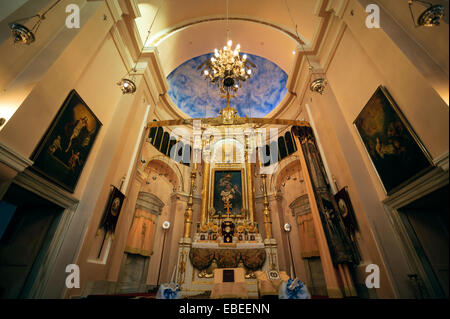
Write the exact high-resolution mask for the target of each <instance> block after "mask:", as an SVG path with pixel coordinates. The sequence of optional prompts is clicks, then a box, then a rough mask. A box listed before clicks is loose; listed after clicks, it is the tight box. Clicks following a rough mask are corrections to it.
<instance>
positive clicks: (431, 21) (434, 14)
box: [408, 0, 445, 27]
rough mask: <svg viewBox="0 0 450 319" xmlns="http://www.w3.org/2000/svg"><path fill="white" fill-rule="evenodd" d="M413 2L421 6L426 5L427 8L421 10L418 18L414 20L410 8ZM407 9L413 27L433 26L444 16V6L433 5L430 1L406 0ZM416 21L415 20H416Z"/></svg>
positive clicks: (437, 24) (438, 23)
mask: <svg viewBox="0 0 450 319" xmlns="http://www.w3.org/2000/svg"><path fill="white" fill-rule="evenodd" d="M414 3H419V4H421V5H422V6H426V7H427V9H425V11H423V12H422V13H421V14H420V16H419V18H418V19H417V20H416V18H415V17H414V13H413V10H412V6H413V4H414ZM408 4H409V11H410V12H411V17H412V19H413V22H414V26H415V27H434V26H439V25H440V20H441V19H442V17H443V16H444V9H445V8H444V6H442V5H440V4H438V5H433V4H432V3H430V2H426V1H421V0H408ZM416 21H417V22H416Z"/></svg>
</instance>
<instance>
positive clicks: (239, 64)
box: [197, 0, 256, 99]
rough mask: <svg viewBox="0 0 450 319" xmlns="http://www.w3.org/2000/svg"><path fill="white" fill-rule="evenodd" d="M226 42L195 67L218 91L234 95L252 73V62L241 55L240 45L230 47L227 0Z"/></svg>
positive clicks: (245, 55)
mask: <svg viewBox="0 0 450 319" xmlns="http://www.w3.org/2000/svg"><path fill="white" fill-rule="evenodd" d="M226 3H227V44H226V46H224V47H223V49H214V55H213V56H212V57H211V58H210V59H208V60H206V61H205V62H203V63H202V64H201V65H200V66H199V67H198V68H197V69H198V70H200V69H201V70H202V71H201V72H202V74H203V75H204V76H205V78H206V79H207V80H208V81H210V82H211V83H212V84H215V85H217V87H218V88H219V90H220V93H223V94H226V96H227V98H228V99H229V97H230V95H232V96H236V95H237V91H238V89H239V88H241V87H242V82H245V81H247V80H248V79H250V78H251V76H252V75H253V69H255V68H256V65H255V64H253V63H252V62H251V61H250V60H249V59H248V56H247V54H244V55H242V56H241V54H240V51H241V45H240V44H237V45H236V47H235V48H234V49H232V45H233V41H232V40H231V39H230V36H229V33H230V28H229V17H228V0H227V2H226Z"/></svg>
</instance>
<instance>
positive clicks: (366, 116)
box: [354, 86, 433, 195]
mask: <svg viewBox="0 0 450 319" xmlns="http://www.w3.org/2000/svg"><path fill="white" fill-rule="evenodd" d="M354 125H355V127H356V129H357V131H358V133H359V136H360V138H361V140H362V142H363V144H364V146H365V148H366V150H367V153H368V155H369V157H370V159H371V161H372V164H373V166H374V167H375V171H376V172H377V174H378V177H379V179H380V180H381V183H382V185H383V187H384V189H385V191H386V193H387V194H388V195H390V194H392V193H393V192H395V191H396V190H398V189H399V188H401V187H402V186H404V185H405V184H406V183H408V182H410V181H411V180H413V179H414V178H417V177H418V176H420V175H422V174H424V173H425V172H426V171H427V170H429V169H430V168H432V166H433V164H432V159H431V156H430V155H429V153H428V152H427V150H426V149H425V146H424V145H423V144H422V142H421V141H420V139H419V138H418V136H417V135H416V133H415V132H414V130H413V129H412V127H411V125H410V124H409V123H408V121H407V119H406V118H405V116H404V115H403V113H402V112H401V110H400V108H399V107H398V106H397V104H396V103H395V101H394V100H393V99H392V97H391V96H390V94H389V92H388V91H387V90H386V89H385V88H384V87H382V86H380V87H378V89H377V90H376V92H375V94H374V95H373V96H372V97H371V98H370V100H369V102H368V103H367V104H366V106H365V107H364V108H363V110H362V111H361V113H360V114H359V115H358V117H357V118H356V120H355V122H354Z"/></svg>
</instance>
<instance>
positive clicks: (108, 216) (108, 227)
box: [99, 186, 125, 234]
mask: <svg viewBox="0 0 450 319" xmlns="http://www.w3.org/2000/svg"><path fill="white" fill-rule="evenodd" d="M111 188H112V189H111V193H110V195H109V199H108V203H107V205H106V209H105V213H104V214H103V218H102V221H101V222H100V226H99V228H100V229H103V230H104V231H105V233H109V234H114V231H115V230H116V224H117V220H118V219H119V214H120V210H121V209H122V205H123V201H124V199H125V195H124V194H123V193H122V192H121V191H120V190H119V189H118V188H116V187H115V186H111Z"/></svg>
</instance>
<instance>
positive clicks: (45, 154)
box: [31, 90, 102, 193]
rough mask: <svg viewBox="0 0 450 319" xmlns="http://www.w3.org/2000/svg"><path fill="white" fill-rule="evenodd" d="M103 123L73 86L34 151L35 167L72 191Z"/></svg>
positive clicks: (35, 169) (40, 172)
mask: <svg viewBox="0 0 450 319" xmlns="http://www.w3.org/2000/svg"><path fill="white" fill-rule="evenodd" d="M101 126H102V123H101V122H100V121H99V120H98V118H97V117H96V116H95V114H94V113H93V112H92V111H91V109H90V108H89V107H88V106H87V104H86V103H85V102H84V101H83V99H82V98H81V97H80V96H79V95H78V93H77V92H76V91H75V90H72V91H71V92H70V93H69V95H68V96H67V98H66V100H65V101H64V103H63V105H62V106H61V108H60V110H59V112H58V114H57V115H56V117H55V118H54V120H53V122H52V124H51V125H50V127H49V129H48V130H47V132H46V133H45V135H44V137H43V138H42V140H41V142H40V143H39V145H38V146H37V148H36V149H35V151H34V152H33V155H32V157H31V160H32V161H33V162H34V164H33V166H32V169H33V170H34V171H36V172H37V173H39V174H40V175H42V176H44V177H45V178H47V179H49V180H50V181H52V182H54V183H56V184H57V185H59V186H61V187H63V188H64V189H66V190H68V191H69V192H71V193H73V192H74V190H75V187H76V185H77V182H78V179H79V178H80V175H81V173H82V171H83V168H84V166H85V164H86V161H87V158H88V156H89V153H90V152H91V149H92V147H93V145H94V142H95V139H96V137H97V135H98V132H99V130H100V128H101Z"/></svg>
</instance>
